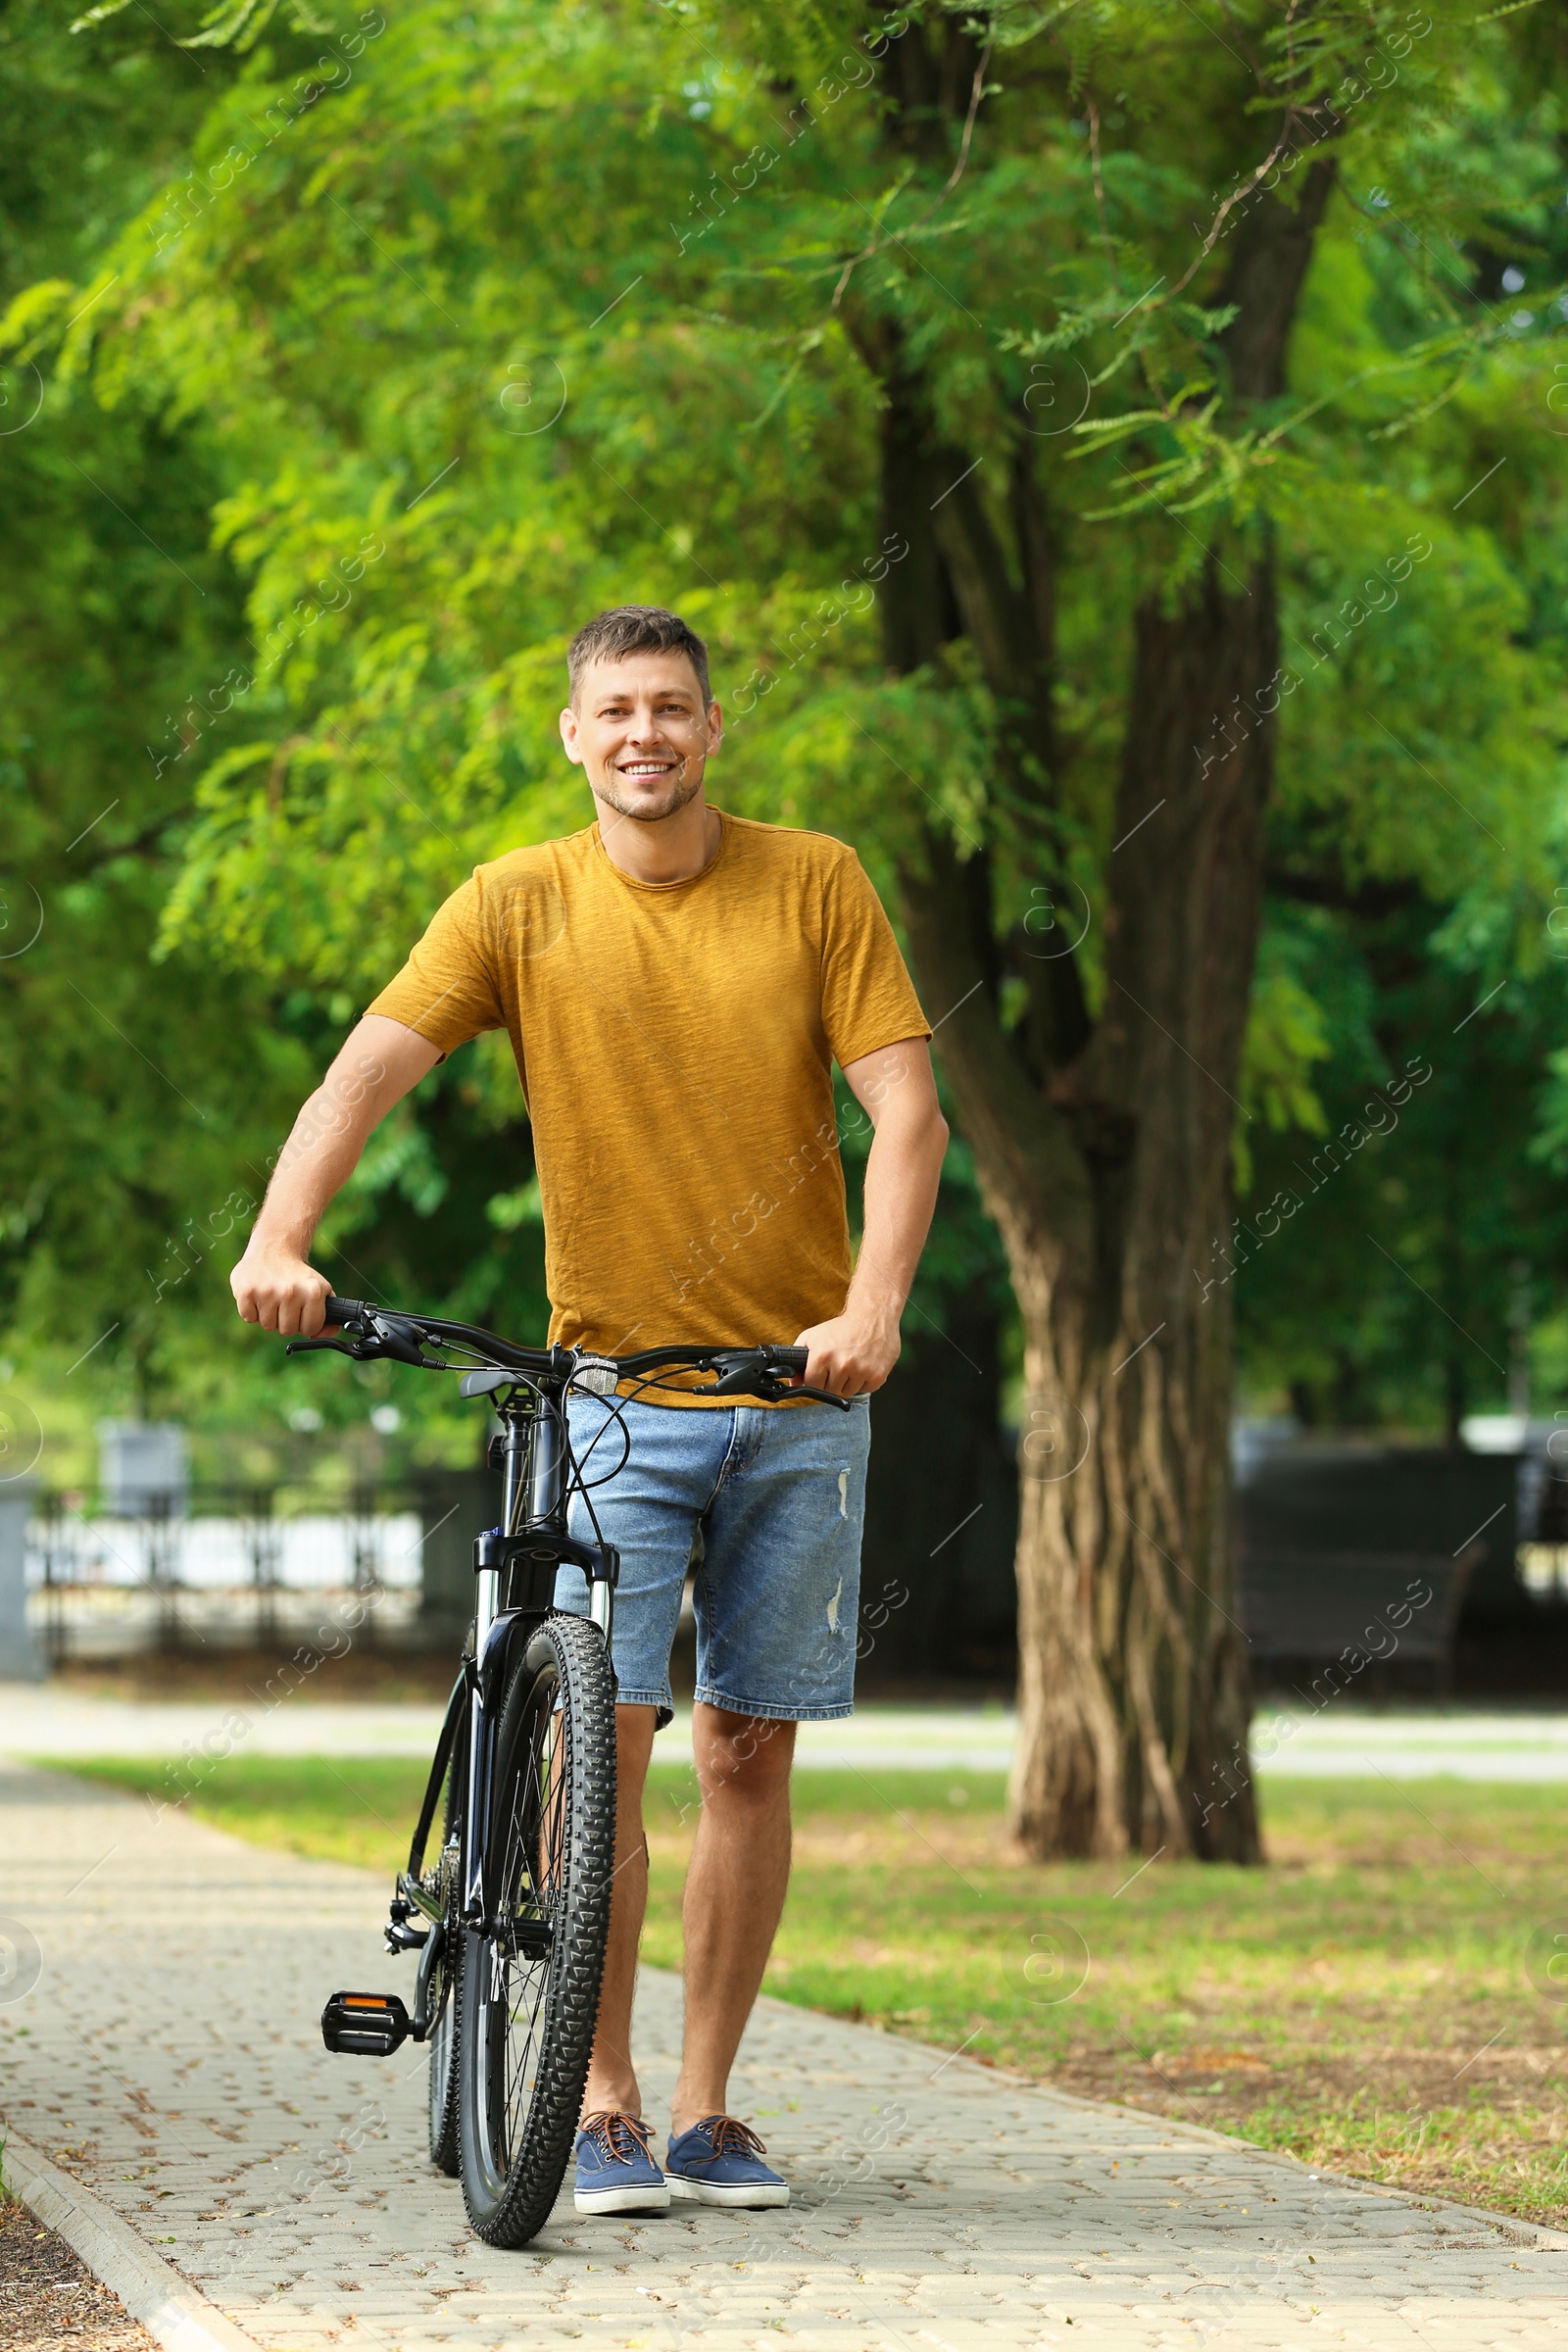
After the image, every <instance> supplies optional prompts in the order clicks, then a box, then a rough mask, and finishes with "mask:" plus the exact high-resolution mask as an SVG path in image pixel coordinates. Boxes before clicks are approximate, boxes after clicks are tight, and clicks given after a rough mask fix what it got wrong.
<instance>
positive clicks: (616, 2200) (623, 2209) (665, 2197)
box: [572, 2185, 669, 2213]
mask: <svg viewBox="0 0 1568 2352" xmlns="http://www.w3.org/2000/svg"><path fill="white" fill-rule="evenodd" d="M572 2203H573V2204H574V2205H575V2206H576V2208H577V2211H578V2212H579V2213H667V2212H668V2211H669V2190H668V2187H667V2186H664V2185H661V2186H660V2187H658V2188H586V2189H584V2188H579V2189H575V2190H573V2192H572Z"/></svg>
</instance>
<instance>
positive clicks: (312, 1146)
mask: <svg viewBox="0 0 1568 2352" xmlns="http://www.w3.org/2000/svg"><path fill="white" fill-rule="evenodd" d="M440 1058H441V1054H440V1050H439V1048H438V1047H435V1046H432V1045H431V1043H430V1041H429V1039H428V1038H424V1037H421V1036H420V1035H419V1033H418V1031H417V1029H406V1028H405V1027H404V1025H403V1023H402V1022H401V1021H389V1020H387V1019H386V1018H385V1016H384V1015H383V1014H381V1013H376V1012H368V1013H367V1014H366V1016H365V1018H364V1020H362V1021H361V1022H360V1024H359V1026H358V1028H356V1029H355V1030H354V1031H353V1032H352V1034H351V1035H350V1037H349V1039H348V1042H347V1043H346V1044H345V1046H344V1047H343V1049H342V1051H341V1053H340V1054H338V1056H337V1059H336V1060H335V1061H334V1062H333V1064H332V1066H331V1068H330V1069H329V1070H328V1071H327V1073H326V1076H325V1077H324V1078H323V1079H322V1081H321V1083H320V1085H319V1087H318V1088H317V1090H316V1092H315V1094H314V1095H312V1096H311V1098H310V1100H309V1102H308V1103H306V1104H305V1106H304V1108H303V1109H302V1110H301V1112H300V1115H299V1117H298V1118H297V1119H296V1120H295V1122H294V1127H293V1131H292V1133H291V1134H290V1136H289V1139H288V1142H287V1143H286V1144H285V1145H284V1146H283V1149H282V1151H281V1152H279V1154H278V1159H277V1166H276V1167H275V1168H274V1170H273V1171H272V1181H271V1183H270V1185H269V1186H268V1188H267V1199H266V1200H265V1201H263V1202H262V1213H261V1215H260V1216H259V1217H258V1218H257V1220H256V1223H255V1225H254V1226H253V1227H252V1229H251V1238H250V1240H249V1242H248V1243H247V1244H246V1248H245V1254H244V1256H243V1257H242V1258H241V1259H240V1261H239V1264H238V1265H237V1266H236V1267H235V1268H234V1271H233V1272H232V1274H230V1276H229V1278H228V1281H229V1288H230V1289H231V1290H232V1292H233V1294H234V1303H235V1305H236V1306H237V1307H238V1308H239V1311H240V1313H241V1314H242V1315H243V1316H244V1318H245V1320H246V1322H247V1323H259V1324H260V1325H261V1327H262V1329H263V1330H264V1331H281V1332H287V1333H294V1332H303V1333H304V1335H305V1336H306V1338H307V1339H314V1338H315V1336H316V1334H317V1333H318V1332H319V1330H320V1328H321V1325H322V1323H323V1322H324V1321H325V1313H324V1305H325V1301H326V1299H329V1298H330V1296H331V1293H332V1285H331V1284H330V1283H329V1282H328V1281H327V1279H326V1276H325V1275H324V1274H318V1273H317V1271H316V1269H315V1267H314V1266H312V1265H310V1264H308V1263H307V1253H308V1251H309V1250H310V1247H311V1243H312V1241H313V1239H314V1238H315V1234H316V1228H317V1227H318V1225H319V1223H320V1222H321V1219H322V1217H323V1216H324V1215H325V1213H326V1210H327V1207H328V1204H329V1203H330V1202H331V1201H332V1200H333V1198H334V1197H335V1196H336V1195H337V1194H338V1193H340V1192H341V1191H342V1189H343V1187H344V1185H345V1184H347V1182H348V1180H349V1178H350V1177H351V1176H352V1175H353V1173H354V1171H355V1169H356V1168H357V1167H358V1165H359V1160H360V1153H361V1152H363V1151H364V1150H365V1146H366V1142H367V1139H368V1136H369V1134H370V1132H371V1130H372V1129H373V1128H374V1127H376V1126H378V1125H379V1124H380V1122H381V1120H382V1119H384V1118H385V1117H386V1114H387V1112H388V1111H389V1110H390V1109H391V1108H392V1107H393V1105H394V1104H395V1103H401V1102H402V1100H403V1098H404V1096H405V1095H406V1094H407V1093H408V1092H409V1090H410V1088H411V1087H415V1086H417V1085H418V1083H419V1080H420V1079H421V1078H422V1077H424V1075H425V1074H426V1072H427V1071H429V1070H433V1069H434V1067H435V1065H436V1063H437V1062H438V1061H439V1060H440Z"/></svg>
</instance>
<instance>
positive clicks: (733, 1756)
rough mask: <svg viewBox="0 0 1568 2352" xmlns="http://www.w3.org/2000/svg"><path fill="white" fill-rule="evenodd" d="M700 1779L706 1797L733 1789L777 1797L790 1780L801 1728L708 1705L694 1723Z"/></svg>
mask: <svg viewBox="0 0 1568 2352" xmlns="http://www.w3.org/2000/svg"><path fill="white" fill-rule="evenodd" d="M692 1729H693V1735H694V1737H693V1746H694V1751H695V1756H696V1764H697V1778H698V1781H699V1784H700V1785H701V1788H702V1791H703V1795H704V1798H705V1799H707V1798H709V1797H712V1796H716V1795H718V1794H720V1793H721V1792H723V1791H726V1790H732V1791H733V1792H734V1793H735V1794H737V1795H740V1796H748V1797H763V1796H767V1795H771V1794H773V1793H774V1792H776V1791H777V1790H778V1789H781V1788H782V1787H783V1786H784V1785H785V1784H786V1783H787V1782H788V1780H789V1776H790V1765H791V1763H792V1761H793V1759H794V1755H795V1726H794V1724H793V1723H782V1722H780V1721H778V1720H777V1719H776V1718H775V1717H772V1716H756V1715H732V1714H731V1713H729V1711H728V1710H727V1709H726V1708H722V1707H708V1706H705V1707H702V1708H700V1709H698V1711H697V1716H696V1719H695V1720H694V1722H693V1726H692Z"/></svg>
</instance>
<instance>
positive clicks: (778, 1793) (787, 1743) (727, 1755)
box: [627, 1706, 795, 2136]
mask: <svg viewBox="0 0 1568 2352" xmlns="http://www.w3.org/2000/svg"><path fill="white" fill-rule="evenodd" d="M628 1711H629V1710H628ZM692 1747H693V1752H694V1756H695V1761H696V1765H697V1782H698V1787H699V1788H700V1789H701V1790H702V1797H703V1809H702V1813H701V1815H700V1817H699V1819H698V1824H697V1841H696V1843H695V1845H694V1846H693V1848H692V1859H691V1867H690V1869H689V1870H688V1871H687V1874H686V1896H685V1902H684V1905H683V1914H682V1915H683V1924H684V1929H685V1945H686V1964H685V1974H686V2038H685V2046H684V2049H683V2052H682V2058H681V2070H680V2080H679V2081H678V2082H677V2083H676V2085H675V2091H674V2096H673V2098H672V2099H671V2101H670V2123H671V2129H672V2131H673V2132H674V2133H675V2134H676V2135H677V2136H678V2135H679V2133H681V2132H682V2131H690V2129H691V2127H692V2125H693V2124H696V2123H700V2122H701V2121H702V2119H703V2117H704V2116H705V2115H722V2114H723V2113H725V2111H726V2110H725V2100H726V2099H727V2097H728V2095H729V2070H730V2068H731V2066H732V2065H733V2064H734V2060H735V2052H736V2051H737V2049H738V2048H739V2047H740V2039H741V2035H742V2034H744V2032H745V2031H746V2021H747V2019H748V2018H749V2017H750V2016H751V2014H752V2007H753V2004H754V2003H755V2001H756V1999H757V1994H758V1988H759V1987H760V1985H761V1982H762V1971H763V1969H764V1968H765V1967H766V1965H767V1955H768V1953H769V1951H770V1950H771V1949H772V1945H773V1936H774V1933H775V1931H776V1929H777V1927H778V1923H779V1916H780V1914H781V1912H782V1911H783V1909H784V1896H785V1892H786V1890H787V1888H788V1887H789V1880H790V1765H791V1762H792V1760H793V1758H794V1754H795V1726H794V1724H793V1723H776V1722H765V1721H763V1722H760V1721H758V1720H757V1719H756V1718H755V1717H752V1716H748V1715H731V1714H729V1713H727V1712H726V1711H725V1710H724V1709H723V1708H721V1707H710V1706H698V1707H696V1708H695V1709H694V1710H693V1716H692ZM627 1875H628V1877H629V1876H630V1873H629V1872H628V1873H627Z"/></svg>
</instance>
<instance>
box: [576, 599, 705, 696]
mask: <svg viewBox="0 0 1568 2352" xmlns="http://www.w3.org/2000/svg"><path fill="white" fill-rule="evenodd" d="M627 654H684V655H685V657H686V659H687V661H688V662H690V663H691V665H692V667H693V669H695V670H696V672H697V683H698V686H699V688H700V689H701V692H702V697H703V709H704V710H705V711H706V710H707V708H708V706H709V704H710V703H711V701H712V699H713V698H712V696H711V693H710V692H709V686H708V648H707V646H706V645H705V644H704V643H703V641H702V639H701V638H700V637H699V636H698V634H697V631H696V630H695V629H693V628H688V627H687V625H686V623H685V621H683V620H682V619H681V617H680V615H679V613H666V612H665V611H664V609H663V607H662V605H612V607H611V609H610V611H609V612H608V613H595V614H594V616H593V619H592V620H590V621H589V622H588V623H587V625H586V627H584V628H580V629H579V630H578V631H577V634H576V636H575V637H574V638H573V639H572V641H571V644H570V647H569V648H568V650H567V654H566V675H567V677H568V679H569V680H570V685H569V688H568V700H569V701H570V703H571V706H572V708H573V710H575V709H576V705H577V687H578V684H579V682H580V681H581V678H582V673H583V671H584V670H585V669H586V668H587V666H588V664H589V662H618V661H621V660H623V659H624V657H625V656H626V655H627Z"/></svg>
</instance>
